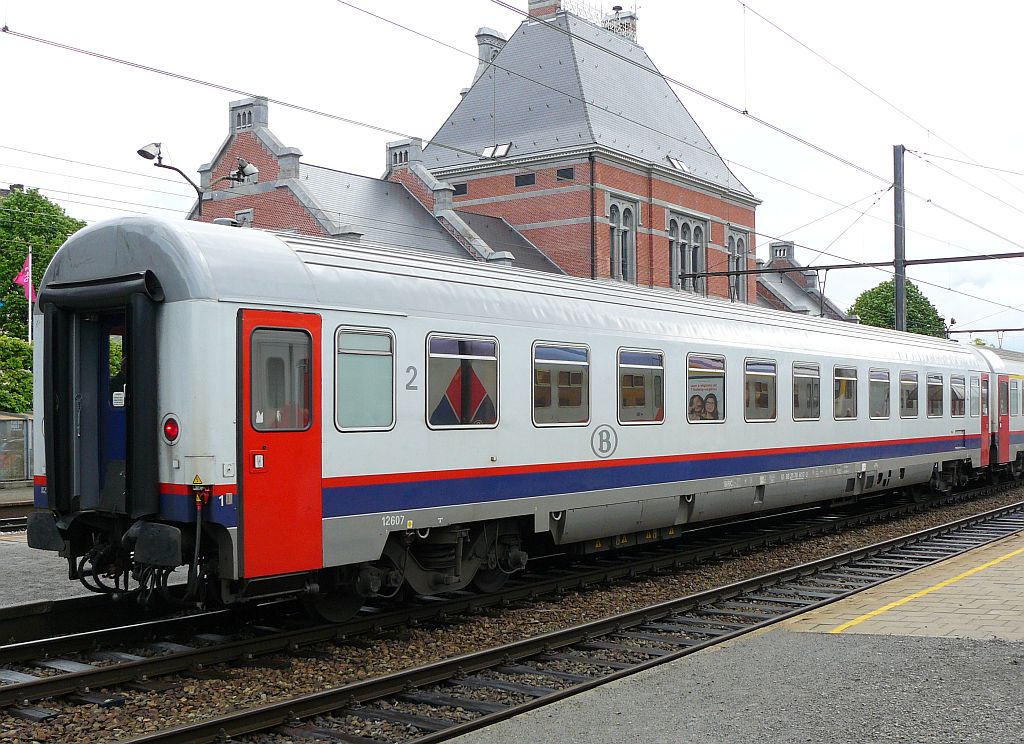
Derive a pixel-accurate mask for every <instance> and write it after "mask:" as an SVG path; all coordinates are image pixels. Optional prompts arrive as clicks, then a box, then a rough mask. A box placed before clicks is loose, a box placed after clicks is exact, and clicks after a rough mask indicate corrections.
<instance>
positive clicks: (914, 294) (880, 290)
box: [848, 279, 946, 338]
mask: <svg viewBox="0 0 1024 744" xmlns="http://www.w3.org/2000/svg"><path fill="white" fill-rule="evenodd" d="M848 312H849V313H850V314H851V315H857V316H860V322H861V323H863V324H864V325H869V326H875V327H876V328H895V327H896V280H895V279H890V280H889V281H887V282H882V283H881V284H879V285H878V286H877V287H875V288H874V289H868V290H865V291H864V292H861V293H860V295H859V296H858V297H857V299H856V300H855V301H854V303H853V305H851V306H850V309H849V311H848ZM907 330H908V331H910V332H911V333H920V334H922V335H925V336H938V337H939V338H945V336H946V323H945V319H944V318H943V317H942V316H941V315H939V311H938V310H936V309H935V305H933V304H932V303H931V301H929V299H928V298H927V297H925V296H924V293H922V292H921V290H919V289H918V288H917V287H916V286H914V283H913V282H911V281H910V280H907Z"/></svg>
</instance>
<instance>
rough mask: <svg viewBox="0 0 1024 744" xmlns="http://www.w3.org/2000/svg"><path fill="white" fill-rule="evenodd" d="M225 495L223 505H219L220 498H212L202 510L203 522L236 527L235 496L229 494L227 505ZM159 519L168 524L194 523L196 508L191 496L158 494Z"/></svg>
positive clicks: (236, 506) (236, 509)
mask: <svg viewBox="0 0 1024 744" xmlns="http://www.w3.org/2000/svg"><path fill="white" fill-rule="evenodd" d="M227 496H228V494H225V499H224V504H223V505H221V497H220V496H214V497H213V498H211V499H210V503H208V504H207V505H206V506H205V507H204V508H203V521H204V522H212V523H214V524H219V525H221V526H223V527H237V526H238V500H237V498H236V495H235V494H231V503H230V504H229V503H227V502H228V499H227V498H226V497H227ZM160 517H161V518H162V519H166V520H168V521H170V522H190V523H191V522H195V521H196V506H195V502H194V501H193V500H192V496H191V494H178V493H167V492H166V491H161V492H160Z"/></svg>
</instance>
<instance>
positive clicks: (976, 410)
mask: <svg viewBox="0 0 1024 744" xmlns="http://www.w3.org/2000/svg"><path fill="white" fill-rule="evenodd" d="M980 413H981V380H980V379H979V378H977V377H972V378H971V415H972V416H978V415H979V414H980Z"/></svg>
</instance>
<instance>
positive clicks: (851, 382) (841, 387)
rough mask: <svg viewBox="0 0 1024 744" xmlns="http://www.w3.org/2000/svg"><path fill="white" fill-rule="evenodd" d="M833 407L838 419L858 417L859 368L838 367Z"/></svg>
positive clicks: (834, 385) (833, 392)
mask: <svg viewBox="0 0 1024 744" xmlns="http://www.w3.org/2000/svg"><path fill="white" fill-rule="evenodd" d="M833 383H834V384H833V387H832V408H833V411H834V415H835V417H836V418H837V419H854V418H857V368H856V367H836V368H835V377H834V379H833Z"/></svg>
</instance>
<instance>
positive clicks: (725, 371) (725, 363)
mask: <svg viewBox="0 0 1024 744" xmlns="http://www.w3.org/2000/svg"><path fill="white" fill-rule="evenodd" d="M695 356H696V357H704V358H706V359H721V360H722V394H723V396H725V397H727V395H726V394H727V392H728V382H729V360H728V358H727V357H726V356H725V354H713V353H703V352H700V351H691V352H689V353H687V355H686V423H688V424H724V423H725V421H726V417H727V416H728V415H729V412H728V411H723V406H722V403H723V401H718V410H719V412H722V413H723V414H724V415H722V416H721V418H717V419H711V420H710V421H705V420H703V419H697V420H696V421H694V420H692V419H691V418H690V409H689V406H690V397H691V394H690V357H695ZM716 400H717V398H716Z"/></svg>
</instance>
